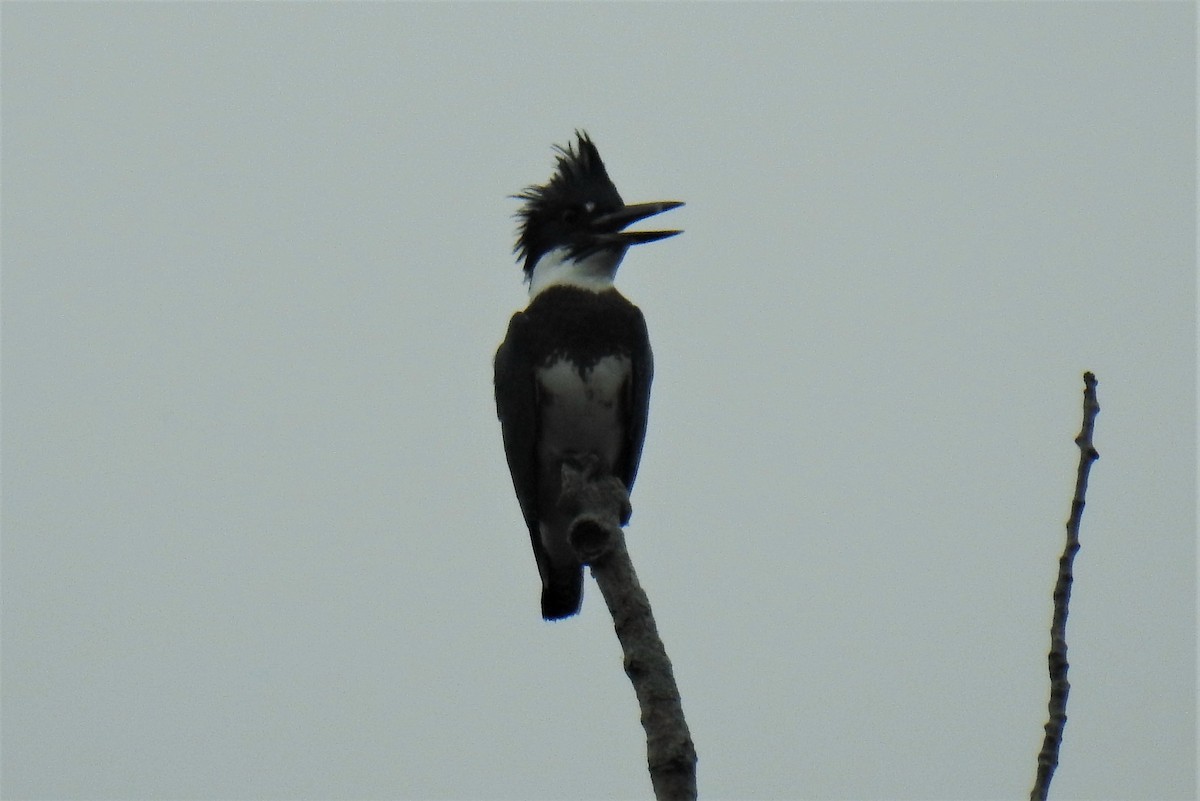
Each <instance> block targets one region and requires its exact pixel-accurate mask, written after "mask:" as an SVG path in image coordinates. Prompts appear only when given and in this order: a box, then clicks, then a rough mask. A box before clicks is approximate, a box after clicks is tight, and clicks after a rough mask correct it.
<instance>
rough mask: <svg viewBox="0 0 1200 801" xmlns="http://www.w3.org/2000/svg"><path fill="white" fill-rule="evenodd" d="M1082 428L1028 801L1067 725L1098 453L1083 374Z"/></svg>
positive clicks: (1040, 795) (1044, 781)
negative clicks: (1070, 650)
mask: <svg viewBox="0 0 1200 801" xmlns="http://www.w3.org/2000/svg"><path fill="white" fill-rule="evenodd" d="M1083 387H1084V388H1083V428H1082V429H1081V430H1080V432H1079V436H1077V437H1076V438H1075V444H1076V445H1078V446H1079V469H1078V471H1077V472H1076V476H1075V497H1074V498H1073V499H1072V501H1071V516H1070V517H1069V518H1068V519H1067V544H1066V547H1065V548H1064V549H1063V553H1062V556H1060V557H1059V559H1058V581H1056V582H1055V584H1054V618H1053V620H1052V622H1051V624H1050V656H1049V663H1050V703H1049V711H1050V718H1049V720H1047V721H1046V726H1045V729H1046V739H1045V740H1043V741H1042V750H1041V751H1040V752H1039V753H1038V757H1037V778H1036V779H1035V780H1034V784H1033V790H1032V791H1031V792H1030V794H1029V797H1030V799H1031V801H1046V798H1047V796H1048V795H1049V793H1050V780H1051V779H1052V778H1053V777H1054V769H1055V768H1057V767H1058V752H1059V749H1060V748H1061V747H1062V736H1063V728H1064V727H1065V726H1066V725H1067V695H1068V693H1070V691H1071V684H1070V682H1068V681H1067V668H1068V667H1069V666H1068V664H1067V607H1068V605H1069V604H1070V602H1071V584H1072V582H1073V581H1074V575H1073V569H1074V563H1075V554H1076V553H1077V552H1078V551H1079V524H1080V522H1081V520H1082V519H1083V506H1084V496H1085V495H1086V494H1087V483H1088V473H1089V472H1090V471H1091V469H1092V462H1094V461H1096V460H1097V459H1099V458H1100V454H1099V453H1098V452H1097V451H1096V448H1095V447H1094V446H1093V445H1092V431H1093V429H1094V428H1095V425H1096V415H1097V414H1098V413H1099V412H1100V404H1099V402H1097V400H1096V376H1094V375H1093V374H1092V373H1090V372H1088V373H1084V374H1083Z"/></svg>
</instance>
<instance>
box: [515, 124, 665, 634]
mask: <svg viewBox="0 0 1200 801" xmlns="http://www.w3.org/2000/svg"><path fill="white" fill-rule="evenodd" d="M554 150H555V152H556V154H557V155H556V167H555V171H554V173H553V175H552V176H551V177H550V179H549V180H548V181H547V182H546V183H545V184H541V185H533V186H529V187H527V188H526V189H525V190H524V191H522V192H520V193H519V194H516V195H512V196H511V197H512V198H513V199H515V200H520V201H522V205H521V207H520V210H519V211H518V212H517V214H516V217H517V220H518V228H517V242H516V246H515V247H514V248H513V252H514V254H515V255H516V259H517V261H518V263H520V264H522V265H523V269H524V273H525V280H526V281H527V282H528V284H529V303H528V305H527V306H526V308H525V309H524V311H519V312H517V313H515V314H514V315H513V316H512V319H511V320H510V321H509V324H508V330H507V332H506V334H505V337H504V341H503V342H502V343H501V344H500V347H499V349H498V350H497V351H496V357H495V362H494V368H495V375H494V381H495V396H496V413H497V416H498V417H499V418H500V428H501V434H502V439H503V441H504V451H505V456H506V458H507V461H508V468H509V472H510V473H511V474H512V481H513V488H514V489H515V490H516V495H517V501H518V503H519V505H520V507H521V513H522V516H523V517H524V519H525V524H526V526H527V527H528V529H529V536H530V540H531V541H532V544H533V554H534V557H535V559H536V560H537V567H538V573H539V575H540V577H541V581H542V593H541V609H542V617H543V618H544V619H545V620H560V619H562V618H567V617H571V616H572V615H575V614H576V613H578V612H579V610H580V607H581V604H582V601H583V564H582V563H581V561H580V558H579V557H578V556H577V555H576V553H575V551H574V549H573V548H572V547H571V544H570V543H569V542H568V541H567V533H568V527H569V526H570V524H571V522H572V521H571V519H570V516H569V515H568V514H566V513H564V511H563V510H561V509H560V508H559V505H558V500H559V495H560V491H561V481H562V478H561V477H562V465H563V463H564V461H569V460H575V459H578V458H579V457H580V456H589V457H590V458H592V459H593V460H594V463H595V464H596V471H597V475H598V476H602V477H603V476H613V477H615V478H617V479H618V480H620V482H621V483H622V484H623V485H624V486H625V489H626V491H629V490H632V488H633V481H634V478H635V477H636V475H637V469H638V462H639V461H640V459H641V454H642V444H643V442H644V440H645V437H646V421H647V415H648V413H649V407H650V383H651V381H652V379H653V374H654V358H653V354H652V352H651V350H650V338H649V334H648V332H647V328H646V320H645V318H644V317H643V315H642V312H641V310H640V309H638V307H637V306H635V305H633V304H632V303H631V302H629V300H627V299H626V298H625V296H624V295H622V294H621V293H620V292H619V291H617V289H616V287H615V286H614V285H613V282H614V279H615V278H616V274H617V268H618V267H619V266H620V264H621V260H622V259H623V258H624V256H625V252H626V251H627V250H628V249H629V248H630V247H631V246H632V245H640V244H645V243H648V242H655V241H657V240H660V239H666V238H667V237H671V236H675V235H676V234H679V233H681V232H680V231H678V230H664V231H627V230H625V229H626V228H627V227H628V226H630V225H632V224H633V223H635V222H637V221H639V220H643V219H645V218H647V217H651V216H653V215H656V214H659V213H661V212H664V211H668V210H670V209H674V208H677V207H679V206H682V205H683V203H682V202H680V201H674V200H670V201H658V202H652V203H635V204H631V205H630V204H626V203H625V202H624V201H623V200H622V199H621V195H620V193H619V192H618V191H617V187H616V186H615V185H614V184H613V182H612V180H611V179H610V178H609V176H608V172H607V170H606V169H605V167H604V162H603V161H602V160H601V158H600V153H599V151H598V150H597V148H596V145H595V144H594V143H593V142H592V140H591V138H590V137H589V136H588V134H587V133H586V132H584V131H582V130H576V131H575V141H574V142H569V143H568V144H567V145H566V146H561V145H556V146H555V148H554ZM621 522H622V524H623V523H625V522H627V521H624V520H622V521H621Z"/></svg>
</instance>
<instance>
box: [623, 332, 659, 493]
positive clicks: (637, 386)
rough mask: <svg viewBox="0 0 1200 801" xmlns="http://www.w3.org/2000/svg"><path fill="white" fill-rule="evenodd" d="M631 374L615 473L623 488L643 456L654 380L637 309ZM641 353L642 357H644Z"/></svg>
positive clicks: (630, 484)
mask: <svg viewBox="0 0 1200 801" xmlns="http://www.w3.org/2000/svg"><path fill="white" fill-rule="evenodd" d="M632 336H633V358H632V362H633V375H632V377H631V379H630V382H629V395H628V398H627V402H626V404H625V437H626V439H625V448H624V454H623V455H622V460H621V461H622V463H621V465H620V466H619V467H618V468H617V476H618V478H620V479H621V481H623V482H624V483H625V489H627V490H632V489H633V480H634V478H636V477H637V469H638V462H639V461H641V458H642V443H643V442H645V440H646V422H647V420H648V419H649V417H650V383H651V382H652V381H653V380H654V357H653V355H652V354H651V352H650V334H649V332H648V331H647V330H646V318H645V317H643V316H642V312H641V311H640V310H639V309H634V317H633V332H632ZM643 354H644V357H643Z"/></svg>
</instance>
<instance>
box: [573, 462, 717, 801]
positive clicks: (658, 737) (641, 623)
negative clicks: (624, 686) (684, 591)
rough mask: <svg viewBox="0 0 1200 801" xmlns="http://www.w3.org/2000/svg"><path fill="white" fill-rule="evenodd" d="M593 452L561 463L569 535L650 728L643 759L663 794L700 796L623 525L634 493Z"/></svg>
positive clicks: (658, 794)
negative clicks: (600, 472)
mask: <svg viewBox="0 0 1200 801" xmlns="http://www.w3.org/2000/svg"><path fill="white" fill-rule="evenodd" d="M597 463H598V460H596V459H595V458H594V457H591V456H587V457H583V458H580V459H579V460H578V463H576V464H572V463H564V464H563V472H562V478H563V484H562V487H563V488H562V496H561V497H562V504H563V506H564V508H565V509H566V510H568V511H570V512H572V513H573V514H574V515H575V519H574V522H573V523H572V524H571V530H570V534H569V537H570V541H571V545H572V547H574V548H575V551H576V552H577V553H578V554H579V557H580V559H582V560H583V561H584V562H585V563H587V564H589V565H590V566H591V569H592V576H593V577H594V578H595V579H596V583H597V584H598V585H599V586H600V592H601V594H602V595H603V596H604V602H605V603H606V604H607V605H608V611H609V613H610V614H612V618H613V626H614V628H615V629H616V632H617V639H618V640H620V642H621V650H622V652H623V653H624V661H625V674H626V675H627V676H629V681H630V682H631V683H632V684H633V690H634V693H635V694H636V695H637V699H638V706H639V707H640V708H641V713H642V728H644V729H645V730H646V761H647V764H648V767H649V769H650V783H651V784H652V785H653V787H654V797H655V798H656V799H657V800H658V801H692V799H695V798H696V748H695V746H694V745H693V743H692V735H691V734H690V733H689V732H688V727H687V721H685V720H684V717H683V703H682V701H681V699H680V697H679V689H678V688H677V687H676V686H675V675H674V673H673V672H672V670H671V660H670V659H669V658H667V651H666V648H664V647H663V643H662V639H661V638H660V637H659V636H658V627H657V626H655V624H654V616H653V614H652V613H651V611H650V601H649V599H647V598H646V593H645V591H643V590H642V587H641V585H640V584H639V583H638V580H637V574H636V573H635V572H634V569H633V562H632V561H631V560H630V558H629V551H628V550H626V548H625V535H624V533H623V532H622V531H621V525H622V524H624V523H625V522H627V521H628V520H629V513H630V506H629V494H628V493H627V492H626V490H625V486H624V485H623V484H622V483H621V482H620V481H619V480H617V479H615V478H613V477H612V476H597V475H596V473H597V469H596V468H597Z"/></svg>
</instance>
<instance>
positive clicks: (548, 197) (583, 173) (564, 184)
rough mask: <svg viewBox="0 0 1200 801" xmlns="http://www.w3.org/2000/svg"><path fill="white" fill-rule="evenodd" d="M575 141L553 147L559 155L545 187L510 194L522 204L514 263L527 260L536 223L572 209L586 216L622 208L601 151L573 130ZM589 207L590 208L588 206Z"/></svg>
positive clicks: (518, 212) (542, 185) (585, 136)
mask: <svg viewBox="0 0 1200 801" xmlns="http://www.w3.org/2000/svg"><path fill="white" fill-rule="evenodd" d="M575 139H576V141H575V142H574V143H573V144H568V145H567V146H566V147H563V146H562V145H555V146H554V150H555V151H556V152H557V153H558V156H557V164H556V165H555V169H554V174H553V175H552V176H550V180H549V181H547V182H546V183H545V184H541V185H534V186H529V187H526V188H525V190H524V191H523V192H521V193H520V194H516V195H512V196H511V197H513V198H514V199H516V200H523V201H525V202H524V204H523V205H522V206H521V208H520V209H519V210H518V211H517V213H516V217H517V219H518V221H519V223H518V226H517V244H516V245H515V246H514V247H513V253H515V254H516V256H517V260H518V261H521V260H523V259H527V257H528V256H529V254H530V252H531V250H532V247H533V246H534V242H533V239H534V237H535V235H536V230H535V229H536V228H537V226H538V223H543V222H547V221H548V220H550V219H553V218H555V217H558V216H559V215H562V214H566V213H571V211H573V210H577V209H579V210H585V211H586V212H587V213H592V212H595V211H607V210H615V209H619V208H620V207H621V206H622V205H624V203H623V201H622V200H621V195H620V194H619V193H618V192H617V187H616V185H614V184H613V182H612V179H611V178H609V177H608V171H607V170H605V169H604V162H603V161H601V159H600V151H599V150H597V149H596V145H595V144H593V143H592V140H591V139H590V138H589V137H588V135H587V133H586V132H584V131H580V130H576V131H575ZM589 203H590V204H592V205H591V206H590V207H589V206H588V205H587V204H589Z"/></svg>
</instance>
